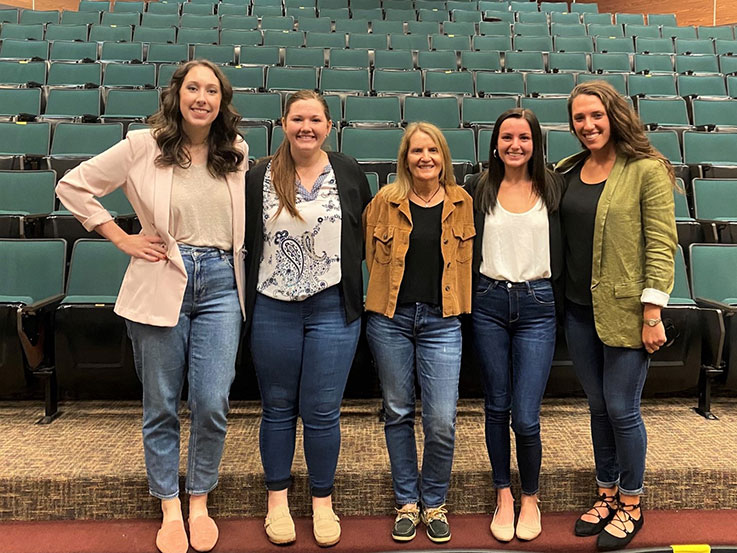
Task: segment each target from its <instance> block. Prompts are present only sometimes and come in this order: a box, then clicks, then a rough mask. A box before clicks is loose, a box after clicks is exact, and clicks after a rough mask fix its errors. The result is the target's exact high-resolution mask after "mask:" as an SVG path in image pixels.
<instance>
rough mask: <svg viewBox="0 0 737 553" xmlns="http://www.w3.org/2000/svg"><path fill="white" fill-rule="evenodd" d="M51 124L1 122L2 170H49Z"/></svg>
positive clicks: (0, 147)
mask: <svg viewBox="0 0 737 553" xmlns="http://www.w3.org/2000/svg"><path fill="white" fill-rule="evenodd" d="M50 144H51V126H50V125H49V123H25V122H23V123H15V122H0V169H20V168H25V169H47V168H48V155H49V146H50Z"/></svg>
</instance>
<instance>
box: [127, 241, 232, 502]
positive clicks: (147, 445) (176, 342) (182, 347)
mask: <svg viewBox="0 0 737 553" xmlns="http://www.w3.org/2000/svg"><path fill="white" fill-rule="evenodd" d="M179 250H180V252H181V254H182V259H183V260H184V266H185V268H186V269H187V288H186V289H185V292H184V300H183V301H182V308H181V311H180V312H179V321H178V322H177V325H176V326H174V327H161V326H152V325H146V324H141V323H136V322H133V321H128V320H127V321H126V324H127V326H128V335H129V336H130V338H131V341H132V342H133V357H134V361H135V365H136V372H137V373H138V378H139V379H140V380H141V383H142V384H143V450H144V455H145V458H146V471H147V473H148V484H149V491H150V493H151V495H153V496H154V497H158V498H159V499H171V498H173V497H177V496H178V495H179V416H178V414H177V410H178V407H179V399H180V398H181V396H182V387H183V385H184V379H185V376H186V378H187V382H188V383H189V395H188V403H189V409H190V421H191V430H190V434H189V456H188V460H187V478H186V482H185V486H186V491H187V493H189V494H192V495H202V494H206V493H208V492H210V491H211V490H212V489H213V488H215V486H217V483H218V468H219V466H220V459H221V457H222V454H223V444H224V442H225V431H226V426H227V414H228V394H229V393H230V385H231V384H232V383H233V378H234V377H235V357H236V354H237V352H238V342H239V339H240V333H241V325H242V323H243V318H242V315H241V308H240V304H239V303H238V292H237V290H236V285H235V273H234V272H233V256H232V254H231V253H230V252H225V251H222V250H218V249H216V248H199V247H192V246H186V245H181V244H180V245H179ZM160 263H162V262H160Z"/></svg>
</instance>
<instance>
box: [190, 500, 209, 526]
mask: <svg viewBox="0 0 737 553" xmlns="http://www.w3.org/2000/svg"><path fill="white" fill-rule="evenodd" d="M200 516H208V512H207V494H202V495H190V496H189V518H190V520H192V519H195V518H197V517H200Z"/></svg>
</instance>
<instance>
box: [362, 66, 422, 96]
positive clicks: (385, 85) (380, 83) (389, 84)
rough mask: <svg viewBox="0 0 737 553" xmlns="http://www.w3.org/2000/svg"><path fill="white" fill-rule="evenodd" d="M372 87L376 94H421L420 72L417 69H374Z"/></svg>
mask: <svg viewBox="0 0 737 553" xmlns="http://www.w3.org/2000/svg"><path fill="white" fill-rule="evenodd" d="M373 79H374V80H373V83H372V88H373V90H374V91H375V92H376V93H377V94H383V93H389V94H391V93H397V94H422V90H423V88H422V72H421V71H419V70H408V71H403V70H395V69H376V70H374V77H373Z"/></svg>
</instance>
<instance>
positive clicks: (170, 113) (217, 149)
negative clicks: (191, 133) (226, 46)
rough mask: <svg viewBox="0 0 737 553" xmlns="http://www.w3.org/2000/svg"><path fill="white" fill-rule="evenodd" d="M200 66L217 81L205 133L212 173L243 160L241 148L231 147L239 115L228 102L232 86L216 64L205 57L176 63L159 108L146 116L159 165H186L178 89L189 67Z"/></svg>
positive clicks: (228, 169)
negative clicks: (216, 106)
mask: <svg viewBox="0 0 737 553" xmlns="http://www.w3.org/2000/svg"><path fill="white" fill-rule="evenodd" d="M197 66H203V67H207V68H208V69H210V70H211V71H212V72H213V73H214V74H215V77H217V79H218V81H219V82H220V93H221V99H220V112H219V113H218V115H217V117H216V118H215V120H214V121H213V122H212V125H211V126H210V133H209V134H208V135H207V142H208V154H207V169H208V170H209V171H210V173H211V174H212V175H213V176H215V177H224V176H225V175H226V173H232V172H234V171H237V170H238V167H239V166H240V164H241V163H243V158H244V156H243V152H241V151H240V150H238V148H236V147H235V142H236V138H237V137H238V123H239V122H240V120H241V117H240V115H238V112H237V111H236V110H235V108H234V107H233V105H232V104H231V100H232V99H233V88H232V87H231V86H230V82H228V78H227V77H226V76H225V75H224V74H223V72H222V71H221V70H220V68H219V67H218V66H217V65H215V64H214V63H212V62H210V61H208V60H192V61H189V62H187V63H184V64H182V65H180V66H179V67H178V68H177V69H176V71H174V74H173V75H172V76H171V81H170V82H169V86H168V87H166V88H165V89H164V91H163V92H162V94H161V107H160V108H159V111H157V112H156V113H154V114H153V115H152V116H151V117H149V119H148V122H149V123H150V124H151V127H152V132H153V135H154V137H155V138H156V143H157V144H158V145H159V149H160V150H161V154H160V155H159V156H158V157H157V158H156V164H157V165H159V166H167V165H178V166H179V167H184V168H186V167H189V166H190V165H191V164H192V158H191V157H190V155H189V152H188V151H187V148H186V145H187V137H186V135H185V134H184V130H183V128H182V112H181V109H180V106H179V91H180V89H181V88H182V83H183V82H184V79H185V77H186V76H187V73H189V71H190V69H192V68H193V67H197Z"/></svg>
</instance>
